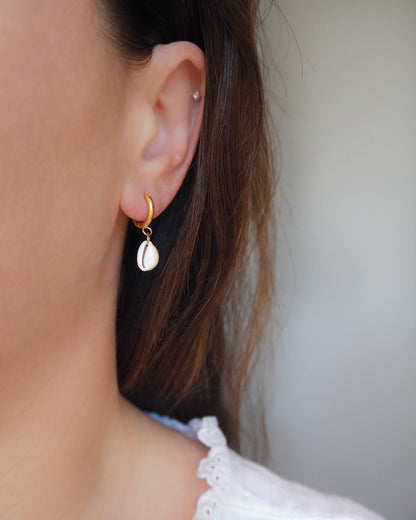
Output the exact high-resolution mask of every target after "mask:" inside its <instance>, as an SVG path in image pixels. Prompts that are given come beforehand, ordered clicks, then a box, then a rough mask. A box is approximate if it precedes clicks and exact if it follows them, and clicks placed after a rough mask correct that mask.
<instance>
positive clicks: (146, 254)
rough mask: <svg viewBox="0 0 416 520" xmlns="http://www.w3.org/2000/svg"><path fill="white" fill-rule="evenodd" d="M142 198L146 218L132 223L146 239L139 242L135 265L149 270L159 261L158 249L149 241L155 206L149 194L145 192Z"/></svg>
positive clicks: (143, 269)
mask: <svg viewBox="0 0 416 520" xmlns="http://www.w3.org/2000/svg"><path fill="white" fill-rule="evenodd" d="M144 198H145V199H146V202H147V208H148V213H147V218H146V220H145V221H144V222H140V221H138V220H133V224H134V225H135V226H136V227H138V228H139V229H141V230H142V232H143V234H144V235H145V237H146V240H144V241H143V242H142V243H141V244H140V246H139V249H138V250H137V265H138V267H139V269H141V270H142V271H151V270H152V269H154V268H155V267H156V266H157V264H158V263H159V251H158V250H157V249H156V247H155V246H154V244H153V243H152V242H151V241H150V237H151V236H152V233H153V231H152V230H151V229H150V227H149V226H150V224H151V222H152V220H153V214H154V211H155V207H154V204H153V200H152V197H151V196H150V195H148V194H147V193H145V194H144Z"/></svg>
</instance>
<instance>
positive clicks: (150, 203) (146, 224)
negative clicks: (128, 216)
mask: <svg viewBox="0 0 416 520" xmlns="http://www.w3.org/2000/svg"><path fill="white" fill-rule="evenodd" d="M144 198H145V199H146V202H147V208H148V214H147V219H146V220H145V221H144V222H140V221H139V220H133V219H132V220H133V224H134V225H135V226H136V227H138V228H139V229H143V228H148V227H149V226H150V223H151V222H152V220H153V214H154V212H155V206H154V204H153V200H152V197H151V196H150V195H148V194H147V193H145V194H144ZM145 234H146V233H145Z"/></svg>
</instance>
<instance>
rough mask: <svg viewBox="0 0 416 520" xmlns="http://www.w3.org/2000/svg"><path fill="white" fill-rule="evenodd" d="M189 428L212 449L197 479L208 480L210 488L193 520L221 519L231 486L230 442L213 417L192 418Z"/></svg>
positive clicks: (202, 461)
mask: <svg viewBox="0 0 416 520" xmlns="http://www.w3.org/2000/svg"><path fill="white" fill-rule="evenodd" d="M189 427H190V428H191V430H192V431H193V432H194V433H195V435H196V437H197V438H198V439H199V440H200V441H201V442H202V443H203V444H205V446H207V447H208V448H210V450H209V452H208V455H207V457H205V458H204V459H202V460H201V462H200V464H199V467H198V471H197V476H198V477H199V478H201V479H205V480H206V481H207V483H208V485H209V486H210V488H211V489H208V490H207V491H205V492H204V493H203V494H202V495H201V496H200V497H199V499H198V503H197V508H196V513H195V515H194V518H193V520H207V519H209V520H220V519H221V511H222V510H223V507H224V504H225V498H226V496H227V494H228V490H229V485H230V457H229V449H228V447H227V441H226V439H225V437H224V434H223V433H222V431H221V429H220V427H219V426H218V421H217V418H216V417H214V416H212V417H203V418H202V419H192V420H191V421H190V422H189Z"/></svg>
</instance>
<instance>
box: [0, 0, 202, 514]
mask: <svg viewBox="0 0 416 520" xmlns="http://www.w3.org/2000/svg"><path fill="white" fill-rule="evenodd" d="M0 60H1V63H2V67H1V69H0V243H1V244H2V254H1V255H0V418H1V419H0V519H1V520H6V519H7V520H11V519H13V520H23V519H25V520H27V519H28V518H42V519H43V520H49V519H50V520H52V519H53V520H57V519H60V520H66V519H68V520H69V519H71V520H73V519H74V518H77V519H80V520H83V519H89V520H90V519H97V520H98V519H100V520H106V519H115V518H117V520H120V519H121V520H124V519H126V520H127V519H133V518H134V519H136V518H153V519H164V518H166V519H167V518H169V519H172V518H184V519H185V518H192V516H193V513H194V511H195V507H196V501H197V499H198V497H199V496H200V494H201V493H203V492H204V491H205V490H206V489H207V485H206V483H204V482H203V481H202V480H200V479H198V478H197V477H196V469H197V467H198V464H199V462H200V460H201V458H203V457H204V456H206V451H207V450H206V448H205V447H203V446H202V445H201V444H200V443H198V442H196V441H191V440H189V439H188V438H186V437H184V436H183V435H181V434H179V433H177V432H175V431H173V430H171V429H169V428H166V427H165V426H163V425H161V424H159V423H157V422H155V421H153V420H152V419H150V418H149V417H148V416H147V415H145V414H144V413H142V412H141V411H140V410H138V409H137V408H135V407H133V406H132V405H131V404H130V403H128V401H126V400H125V399H124V398H123V397H122V396H121V395H120V393H119V389H118V386H117V377H116V364H115V332H114V321H115V310H116V295H117V281H118V274H119V269H120V261H121V254H122V245H123V239H124V234H125V230H126V225H127V222H128V219H129V218H132V219H135V220H145V217H146V215H147V206H146V202H145V199H144V193H149V194H150V195H151V196H152V198H153V200H154V204H155V217H156V216H157V215H158V214H160V213H161V212H162V211H163V210H164V209H165V208H166V206H167V205H168V204H169V202H170V201H171V200H172V199H173V197H174V195H175V194H176V192H177V190H178V189H179V187H180V185H181V183H182V181H183V179H184V176H185V175H186V171H187V169H188V167H189V164H190V161H191V160H192V157H193V154H194V151H195V147H196V144H197V140H198V137H199V133H200V128H201V121H202V110H203V98H204V84H205V63H204V57H203V55H202V53H201V51H200V50H199V49H198V48H197V47H195V46H194V45H192V44H190V43H187V42H179V43H175V44H170V45H167V46H158V47H157V48H156V49H155V51H154V54H153V57H152V60H151V62H150V64H149V65H148V66H146V67H142V68H137V67H136V68H135V69H132V68H129V67H128V66H126V63H125V62H122V60H121V59H120V58H119V56H118V55H117V53H116V50H115V49H114V48H113V46H112V44H111V43H110V42H109V41H108V40H107V39H106V38H105V36H104V33H103V31H102V26H101V19H100V16H99V13H98V11H97V9H96V6H95V3H94V2H93V1H92V0H59V2H56V1H54V0H36V2H35V1H34V0H19V2H16V1H15V0H3V1H2V2H1V3H0ZM195 89H199V90H200V91H201V94H202V96H201V100H200V101H198V102H195V101H194V100H193V99H192V92H193V91H194V90H195ZM139 241H140V234H139V231H138V243H139ZM172 468H174V471H173V469H172Z"/></svg>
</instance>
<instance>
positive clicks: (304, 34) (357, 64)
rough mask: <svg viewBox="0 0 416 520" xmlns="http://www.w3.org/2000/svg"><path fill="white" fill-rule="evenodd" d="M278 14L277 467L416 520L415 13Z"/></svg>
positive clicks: (412, 2)
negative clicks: (279, 154)
mask: <svg viewBox="0 0 416 520" xmlns="http://www.w3.org/2000/svg"><path fill="white" fill-rule="evenodd" d="M265 3H267V2H265ZM278 3H279V5H280V7H281V9H282V11H283V13H284V14H285V16H286V17H287V19H288V22H289V23H290V26H291V28H292V30H293V32H294V34H295V36H296V39H297V42H298V44H299V47H300V51H299V49H298V48H297V44H296V42H295V40H294V38H293V37H292V36H291V35H290V31H289V30H288V27H287V25H286V24H285V22H284V21H283V19H282V17H281V16H280V15H279V14H278V13H273V12H272V13H271V15H270V16H269V17H268V19H267V32H268V37H269V39H270V46H271V51H272V53H273V57H274V60H275V64H276V65H277V67H278V68H279V71H280V75H281V77H279V75H277V74H272V79H273V83H272V90H273V91H274V92H275V93H276V96H275V97H277V101H278V102H279V105H280V107H277V106H275V109H274V117H275V121H276V123H277V127H278V131H279V138H280V143H281V145H280V146H281V161H282V167H281V184H280V191H281V197H280V199H279V206H280V209H279V211H280V214H279V221H280V225H279V227H280V229H279V232H280V236H279V240H280V242H279V254H278V256H279V258H278V263H277V273H278V280H279V297H280V308H279V310H278V317H277V318H278V320H279V322H280V328H276V345H277V347H276V355H275V366H274V372H273V377H272V379H271V382H270V385H269V391H268V394H267V414H268V431H269V436H270V441H271V452H272V453H271V455H272V458H271V466H272V469H273V470H274V471H276V472H277V473H279V474H280V475H281V476H283V477H285V478H288V479H292V480H296V481H298V482H302V483H304V484H306V485H308V486H310V487H314V488H317V489H319V490H320V491H323V492H328V493H336V494H342V495H345V496H348V497H350V498H352V499H355V500H357V501H359V502H361V503H363V504H364V505H366V506H367V507H369V508H371V509H374V510H376V511H377V512H379V513H380V514H382V515H384V516H385V517H386V518H388V519H391V520H415V519H416V230H415V223H416V151H415V150H416V0H394V1H393V0H390V1H388V0H280V1H279V2H278ZM282 78H283V79H282Z"/></svg>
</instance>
